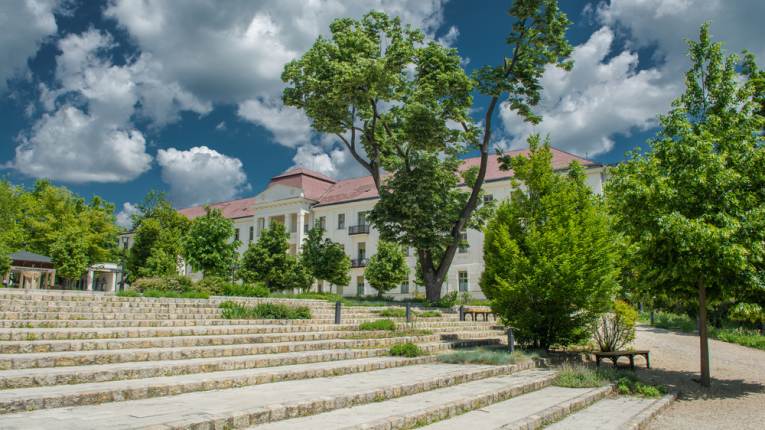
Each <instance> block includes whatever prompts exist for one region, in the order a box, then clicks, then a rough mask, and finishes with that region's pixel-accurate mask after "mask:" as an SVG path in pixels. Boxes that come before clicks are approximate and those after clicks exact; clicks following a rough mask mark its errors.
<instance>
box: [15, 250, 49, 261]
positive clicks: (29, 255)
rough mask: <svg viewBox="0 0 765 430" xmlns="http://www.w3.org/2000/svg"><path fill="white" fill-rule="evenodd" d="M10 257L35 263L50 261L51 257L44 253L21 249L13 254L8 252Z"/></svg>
mask: <svg viewBox="0 0 765 430" xmlns="http://www.w3.org/2000/svg"><path fill="white" fill-rule="evenodd" d="M8 258H10V259H11V260H13V261H31V262H34V263H50V257H46V256H44V255H40V254H35V253H33V252H29V251H19V252H14V253H13V254H8Z"/></svg>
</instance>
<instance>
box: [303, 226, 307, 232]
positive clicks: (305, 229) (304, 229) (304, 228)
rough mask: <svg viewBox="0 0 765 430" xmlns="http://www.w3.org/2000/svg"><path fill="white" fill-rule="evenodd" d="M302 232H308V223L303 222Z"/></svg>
mask: <svg viewBox="0 0 765 430" xmlns="http://www.w3.org/2000/svg"><path fill="white" fill-rule="evenodd" d="M303 233H308V224H303Z"/></svg>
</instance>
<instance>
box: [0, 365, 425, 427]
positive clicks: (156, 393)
mask: <svg viewBox="0 0 765 430" xmlns="http://www.w3.org/2000/svg"><path fill="white" fill-rule="evenodd" d="M372 358H374V357H372ZM437 361H438V357H437V356H435V355H428V356H424V357H416V358H394V359H392V360H391V361H380V362H376V363H369V364H367V365H366V366H365V365H364V364H343V363H340V364H334V365H333V364H332V363H334V362H332V361H329V362H323V363H327V364H328V366H327V367H325V368H317V369H306V370H301V371H298V372H296V371H294V370H291V369H289V367H288V366H287V367H285V368H280V369H274V370H271V369H270V368H267V367H265V368H253V369H245V370H255V369H261V370H263V373H259V374H254V375H250V376H249V377H247V378H244V379H243V378H242V377H241V376H228V377H225V378H215V376H216V375H215V373H214V372H213V373H212V374H209V373H201V374H200V373H190V374H186V375H179V376H180V377H183V376H195V377H198V376H200V375H203V376H207V378H206V379H205V380H204V381H191V382H185V381H175V382H165V381H161V380H159V381H154V382H155V383H153V384H151V385H147V386H144V387H130V386H129V387H123V388H113V389H108V390H104V389H101V390H99V389H98V387H97V386H96V387H87V388H86V390H84V391H83V390H80V391H79V392H78V391H77V389H78V387H80V386H81V385H84V384H75V385H73V386H72V387H71V388H72V391H71V392H68V393H60V394H53V395H50V394H43V393H41V394H31V395H28V396H26V397H19V398H15V399H9V400H0V415H2V414H9V413H16V412H25V411H33V410H40V409H53V408H64V407H74V406H87V405H96V404H101V403H111V402H121V401H130V400H143V399H149V398H155V397H166V396H175V395H179V394H188V393H196V392H202V391H212V390H221V389H228V388H241V387H248V386H253V385H262V384H269V383H274V382H281V381H292V380H303V379H313V378H325V377H332V376H341V375H346V374H350V373H361V372H369V371H375V370H381V369H392V368H397V367H403V366H409V365H416V364H429V363H434V362H437ZM152 379H162V377H161V376H157V377H152V378H148V379H146V381H149V380H152ZM119 381H126V382H131V381H136V379H123V380H119ZM110 382H111V381H110ZM115 382H116V381H115ZM89 384H96V385H97V384H99V382H91V383H89ZM40 388H43V389H44V388H47V386H37V387H30V388H21V389H19V390H39V389H40ZM11 390H13V389H10V390H8V391H11ZM3 391H6V390H1V391H0V395H1V394H2V392H3Z"/></svg>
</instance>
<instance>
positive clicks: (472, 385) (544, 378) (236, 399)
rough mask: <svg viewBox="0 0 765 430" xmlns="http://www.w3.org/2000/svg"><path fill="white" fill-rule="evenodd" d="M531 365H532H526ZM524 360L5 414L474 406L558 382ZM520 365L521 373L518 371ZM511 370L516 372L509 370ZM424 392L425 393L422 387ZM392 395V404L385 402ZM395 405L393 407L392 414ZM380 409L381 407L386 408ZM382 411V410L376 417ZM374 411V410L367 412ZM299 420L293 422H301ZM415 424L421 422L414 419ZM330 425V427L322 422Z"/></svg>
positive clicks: (245, 416) (23, 423)
mask: <svg viewBox="0 0 765 430" xmlns="http://www.w3.org/2000/svg"><path fill="white" fill-rule="evenodd" d="M525 367H528V366H525ZM522 368H523V366H519V365H516V366H514V367H513V368H512V369H511V368H510V367H509V366H462V365H445V364H438V365H435V364H422V365H417V366H405V367H398V368H393V369H384V370H378V371H374V372H364V373H360V374H352V375H343V376H337V377H332V378H315V379H312V380H310V381H305V380H297V381H284V382H275V383H271V384H269V385H268V387H267V389H263V388H264V387H261V386H257V385H256V386H249V387H242V388H232V389H226V390H216V391H206V392H195V393H188V394H179V395H175V396H167V397H158V398H151V399H145V400H135V401H126V402H119V403H116V402H112V403H105V404H100V405H93V406H77V407H63V408H56V409H49V410H42V411H30V412H23V413H13V414H7V415H4V416H3V418H2V419H3V426H5V427H8V428H14V429H31V428H57V429H83V430H85V429H102V428H109V429H137V428H149V427H152V426H154V427H152V428H155V429H202V428H221V429H223V428H228V429H239V428H247V427H249V426H252V425H257V424H268V423H276V422H278V423H279V424H282V425H285V426H290V425H291V421H292V420H294V419H295V418H297V417H300V416H309V415H310V416H314V418H315V419H317V420H320V419H322V418H323V416H327V415H328V414H324V413H326V412H329V413H331V412H330V411H335V410H344V409H345V410H347V411H351V410H353V409H347V408H350V407H353V406H357V407H358V406H360V405H370V404H371V405H374V406H377V407H382V408H385V407H386V406H387V405H390V402H391V401H393V400H394V399H399V398H402V397H403V396H406V397H405V398H403V399H401V400H406V401H404V402H399V403H398V404H399V405H401V404H406V403H409V402H415V405H416V406H417V407H414V408H411V409H412V410H415V411H416V410H422V405H423V402H428V400H427V398H430V399H432V400H431V401H430V402H431V403H430V404H431V405H432V406H434V407H435V406H436V405H441V406H443V405H446V406H447V409H446V411H447V414H448V411H449V409H452V410H454V411H455V412H456V411H457V409H456V405H462V406H464V409H465V410H472V409H474V408H476V407H481V406H483V405H486V404H490V403H494V402H496V401H500V400H504V399H506V398H510V397H515V396H518V395H522V394H524V393H528V392H532V391H535V390H538V389H541V388H544V387H546V386H549V385H550V382H551V381H552V378H553V376H554V374H553V372H550V371H545V370H525V371H518V370H521V369H522ZM513 371H517V372H515V373H511V372H513ZM508 373H510V374H508ZM421 393H422V394H421ZM380 402H384V403H380ZM393 412H395V410H393V409H392V408H388V410H387V415H388V416H390V415H392V413H393ZM378 415H379V414H378ZM376 417H377V416H375V418H376ZM365 418H370V417H365ZM295 422H297V421H292V423H295ZM412 424H415V423H412ZM319 428H326V427H319Z"/></svg>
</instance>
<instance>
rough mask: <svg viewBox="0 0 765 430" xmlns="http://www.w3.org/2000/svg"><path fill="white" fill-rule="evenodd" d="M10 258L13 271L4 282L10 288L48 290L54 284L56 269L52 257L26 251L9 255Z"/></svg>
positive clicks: (4, 278)
mask: <svg viewBox="0 0 765 430" xmlns="http://www.w3.org/2000/svg"><path fill="white" fill-rule="evenodd" d="M8 257H9V258H10V259H11V270H10V272H9V273H7V274H6V275H5V276H4V277H3V281H5V283H6V284H7V285H8V286H9V287H16V288H30V289H43V288H45V289H47V288H50V287H51V286H52V285H53V284H54V281H55V279H56V269H55V267H54V265H53V263H51V261H50V257H46V256H44V255H39V254H35V253H33V252H29V251H27V250H26V249H25V250H24V251H19V252H14V253H13V254H8ZM12 275H15V276H12ZM12 282H13V283H12Z"/></svg>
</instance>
